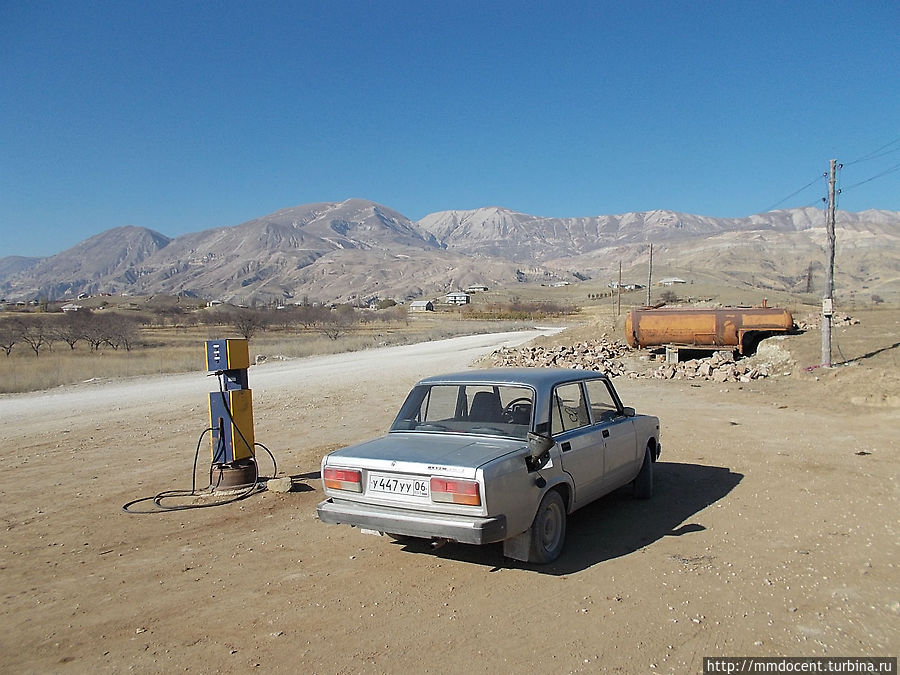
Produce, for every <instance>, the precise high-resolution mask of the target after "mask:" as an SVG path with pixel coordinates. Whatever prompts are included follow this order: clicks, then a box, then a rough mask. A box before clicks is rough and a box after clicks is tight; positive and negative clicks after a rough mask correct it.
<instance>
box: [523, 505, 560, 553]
mask: <svg viewBox="0 0 900 675" xmlns="http://www.w3.org/2000/svg"><path fill="white" fill-rule="evenodd" d="M565 541H566V504H565V502H564V501H563V498H562V497H561V496H560V494H559V492H557V491H556V490H550V492H548V493H547V494H545V495H544V498H543V499H542V500H541V505H540V506H539V507H538V510H537V515H535V517H534V522H533V523H532V524H531V550H530V551H529V554H528V562H532V563H539V564H544V563H549V562H553V561H554V560H556V559H557V558H558V557H559V554H560V553H562V549H563V544H564V543H565Z"/></svg>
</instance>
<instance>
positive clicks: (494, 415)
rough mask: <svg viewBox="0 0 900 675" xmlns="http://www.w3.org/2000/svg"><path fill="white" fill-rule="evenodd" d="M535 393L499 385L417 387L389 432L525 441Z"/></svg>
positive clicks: (407, 399) (519, 387) (525, 388)
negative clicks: (500, 437) (495, 437)
mask: <svg viewBox="0 0 900 675" xmlns="http://www.w3.org/2000/svg"><path fill="white" fill-rule="evenodd" d="M533 409H534V392H533V391H532V390H531V389H529V388H528V387H522V386H515V385H498V384H434V385H417V386H416V387H415V388H414V389H413V390H412V391H411V392H410V394H409V396H408V397H407V398H406V402H405V403H404V404H403V407H402V408H401V409H400V414H399V415H398V416H397V419H396V420H394V424H393V425H392V426H391V431H420V432H423V433H428V432H451V433H464V434H475V435H490V436H509V437H513V438H525V437H526V434H527V433H528V431H529V429H530V428H531V418H532V412H533Z"/></svg>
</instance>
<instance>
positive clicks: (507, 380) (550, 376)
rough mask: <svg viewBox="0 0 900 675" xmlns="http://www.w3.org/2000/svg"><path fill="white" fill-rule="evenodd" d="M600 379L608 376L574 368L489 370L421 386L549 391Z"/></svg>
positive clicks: (427, 381) (426, 380)
mask: <svg viewBox="0 0 900 675" xmlns="http://www.w3.org/2000/svg"><path fill="white" fill-rule="evenodd" d="M598 377H606V374H605V373H603V372H601V371H598V370H579V369H574V368H487V369H483V370H464V371H461V372H458V373H447V374H445V375H433V376H432V377H426V378H424V379H422V380H420V381H419V384H519V385H525V386H529V387H533V388H535V389H547V388H549V387H552V386H553V385H555V384H559V383H560V382H577V381H579V380H588V379H595V378H598Z"/></svg>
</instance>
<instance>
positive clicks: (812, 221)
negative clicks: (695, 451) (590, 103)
mask: <svg viewBox="0 0 900 675" xmlns="http://www.w3.org/2000/svg"><path fill="white" fill-rule="evenodd" d="M837 239H838V255H837V259H836V281H837V284H838V286H840V287H842V288H843V289H846V288H848V287H851V288H853V289H856V290H858V292H860V293H864V294H872V295H880V296H884V297H895V296H896V297H900V213H896V212H891V211H866V212H862V213H849V212H844V211H840V212H838V216H837ZM650 242H653V244H654V263H655V267H656V268H657V270H658V271H659V272H660V273H661V274H677V275H678V276H682V277H690V276H692V275H693V276H698V277H700V276H702V277H703V278H706V279H716V278H718V279H728V280H729V281H731V282H734V281H737V282H738V283H739V284H744V285H747V286H751V287H759V288H773V289H778V290H786V291H793V292H800V293H803V292H806V291H807V290H810V291H815V292H818V290H821V289H820V288H819V289H817V287H816V284H821V277H822V265H823V261H824V260H825V253H824V242H825V231H824V215H823V212H822V211H821V210H820V209H812V208H807V209H791V210H782V211H772V212H769V213H765V214H758V215H754V216H751V217H749V218H711V217H707V216H697V215H691V214H684V213H677V212H673V211H649V212H643V213H626V214H620V215H605V216H593V217H583V218H549V217H541V216H533V215H528V214H524V213H518V212H515V211H511V210H509V209H504V208H500V207H489V208H481V209H475V210H469V211H441V212H437V213H432V214H429V215H427V216H425V217H424V218H422V219H421V220H420V221H418V222H413V221H411V220H409V219H408V218H406V217H405V216H403V215H402V214H400V213H398V212H397V211H394V210H393V209H390V208H388V207H386V206H383V205H381V204H377V203H375V202H371V201H367V200H363V199H348V200H346V201H343V202H318V203H312V204H305V205H302V206H296V207H292V208H287V209H283V210H280V211H276V212H274V213H272V214H269V215H266V216H263V217H261V218H256V219H254V220H250V221H247V222H245V223H241V224H239V225H235V226H231V227H219V228H213V229H208V230H203V231H200V232H194V233H191V234H186V235H182V236H179V237H176V238H174V239H170V238H168V237H166V236H165V235H162V234H160V233H158V232H154V231H153V230H148V229H146V228H140V227H119V228H114V229H112V230H107V231H106V232H102V233H100V234H98V235H95V236H93V237H90V238H89V239H86V240H85V241H83V242H81V243H80V244H78V245H76V246H74V247H73V248H71V249H69V250H67V251H63V252H62V253H59V254H57V255H54V256H50V257H47V258H41V259H33V258H32V259H29V258H19V257H8V258H3V259H0V296H3V297H6V298H7V299H10V300H17V299H32V298H38V297H47V298H53V299H58V298H66V297H74V296H76V295H78V294H79V293H92V294H94V293H101V292H104V293H124V292H127V293H135V294H137V293H139V294H154V293H166V294H186V295H189V296H194V297H200V298H208V299H212V298H216V299H220V300H226V301H233V302H247V303H249V302H253V301H270V300H276V301H282V300H284V301H299V300H312V301H348V300H358V299H368V298H373V297H380V298H396V299H400V300H403V299H411V298H416V297H421V296H436V295H438V294H441V293H445V292H447V291H450V290H456V289H459V288H464V287H466V286H468V285H471V284H486V285H488V286H491V287H495V286H509V285H515V284H516V283H517V282H522V281H525V282H531V281H534V282H549V281H556V280H568V281H571V282H576V281H578V280H580V279H584V278H586V277H592V278H594V279H602V280H604V281H606V280H612V279H614V278H615V275H616V274H617V272H618V269H617V268H618V265H619V263H620V262H621V263H622V265H623V269H624V270H625V271H626V273H627V274H629V275H631V276H632V277H638V278H634V279H633V280H634V281H640V280H642V279H643V278H645V277H646V271H645V270H646V266H647V262H648V258H649V243H650ZM657 278H660V277H659V276H657Z"/></svg>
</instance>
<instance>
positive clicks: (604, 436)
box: [603, 429, 609, 438]
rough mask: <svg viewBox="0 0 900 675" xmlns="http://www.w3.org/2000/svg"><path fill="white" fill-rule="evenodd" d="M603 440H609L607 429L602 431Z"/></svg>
mask: <svg viewBox="0 0 900 675" xmlns="http://www.w3.org/2000/svg"><path fill="white" fill-rule="evenodd" d="M603 438H609V429H604V430H603Z"/></svg>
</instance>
